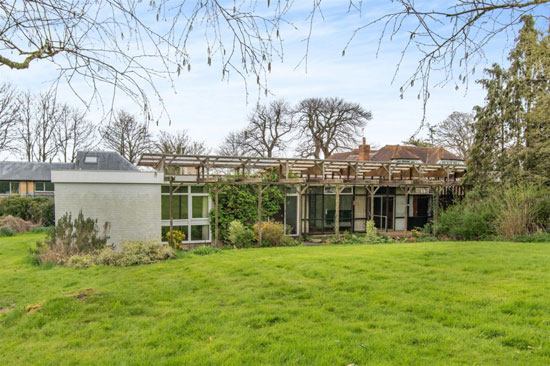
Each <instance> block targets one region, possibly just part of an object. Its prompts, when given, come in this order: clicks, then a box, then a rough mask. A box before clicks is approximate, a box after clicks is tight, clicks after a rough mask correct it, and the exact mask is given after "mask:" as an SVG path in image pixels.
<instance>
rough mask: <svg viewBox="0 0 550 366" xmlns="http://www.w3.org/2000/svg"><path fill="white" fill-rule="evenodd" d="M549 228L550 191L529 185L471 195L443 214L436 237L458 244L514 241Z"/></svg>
mask: <svg viewBox="0 0 550 366" xmlns="http://www.w3.org/2000/svg"><path fill="white" fill-rule="evenodd" d="M549 228H550V190H549V188H548V187H544V186H535V185H530V184H523V185H516V186H503V187H499V188H498V189H497V188H494V189H492V190H489V191H487V192H479V191H472V192H469V193H468V194H467V195H466V198H465V199H464V200H463V201H462V202H459V203H456V204H454V205H453V206H451V207H449V208H448V209H447V210H445V211H444V212H442V213H441V215H440V217H439V222H438V223H437V225H434V227H433V229H434V233H436V234H437V235H438V236H447V237H450V238H452V239H456V240H479V239H491V238H493V237H503V238H506V239H509V240H513V239H514V238H515V237H517V236H522V235H530V234H533V233H536V232H539V231H545V230H548V229H549Z"/></svg>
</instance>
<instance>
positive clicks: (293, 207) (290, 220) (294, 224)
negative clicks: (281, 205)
mask: <svg viewBox="0 0 550 366" xmlns="http://www.w3.org/2000/svg"><path fill="white" fill-rule="evenodd" d="M284 212H285V218H284V219H285V234H286V235H296V234H297V233H298V196H296V195H294V196H286V198H285V211H284Z"/></svg>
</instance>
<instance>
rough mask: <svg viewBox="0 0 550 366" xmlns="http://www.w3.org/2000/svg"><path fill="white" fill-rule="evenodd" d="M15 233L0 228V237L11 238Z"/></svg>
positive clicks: (6, 228) (5, 228)
mask: <svg viewBox="0 0 550 366" xmlns="http://www.w3.org/2000/svg"><path fill="white" fill-rule="evenodd" d="M14 234H15V233H14V232H13V230H12V229H10V228H9V227H7V226H2V228H1V229H0V236H13V235H14Z"/></svg>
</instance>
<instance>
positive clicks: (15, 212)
mask: <svg viewBox="0 0 550 366" xmlns="http://www.w3.org/2000/svg"><path fill="white" fill-rule="evenodd" d="M7 215H10V216H14V217H18V218H20V219H23V220H26V221H31V222H33V223H35V224H40V225H43V226H53V225H54V224H55V219H54V218H55V209H54V202H53V199H51V198H48V197H25V196H23V197H20V196H9V197H6V198H3V199H1V200H0V216H7Z"/></svg>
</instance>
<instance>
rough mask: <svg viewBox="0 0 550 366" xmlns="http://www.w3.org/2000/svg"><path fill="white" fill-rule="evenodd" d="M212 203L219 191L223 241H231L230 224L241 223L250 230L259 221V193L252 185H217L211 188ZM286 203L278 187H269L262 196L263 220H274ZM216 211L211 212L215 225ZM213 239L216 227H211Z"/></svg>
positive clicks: (221, 236)
mask: <svg viewBox="0 0 550 366" xmlns="http://www.w3.org/2000/svg"><path fill="white" fill-rule="evenodd" d="M210 188H211V189H210V192H211V196H212V201H214V200H215V193H214V190H215V189H218V190H219V194H218V202H219V203H218V204H219V210H218V217H219V235H220V236H219V237H220V239H221V240H222V241H228V240H229V232H228V229H229V224H230V223H231V222H232V221H235V220H237V221H239V222H241V223H242V224H243V225H245V226H246V227H248V228H252V226H253V225H254V224H255V223H256V222H257V221H258V193H257V191H256V190H255V188H254V187H253V186H252V185H248V184H224V183H216V184H215V185H212V187H210ZM283 202H284V192H283V191H282V190H281V188H279V187H278V186H269V187H267V188H266V189H265V190H264V192H263V194H262V220H268V219H269V218H272V217H273V216H274V215H275V214H277V213H278V212H279V211H280V210H281V205H282V204H283ZM214 218H215V210H214V209H213V210H211V211H210V219H211V222H212V223H214ZM211 228H212V237H214V230H215V226H214V225H211Z"/></svg>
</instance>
